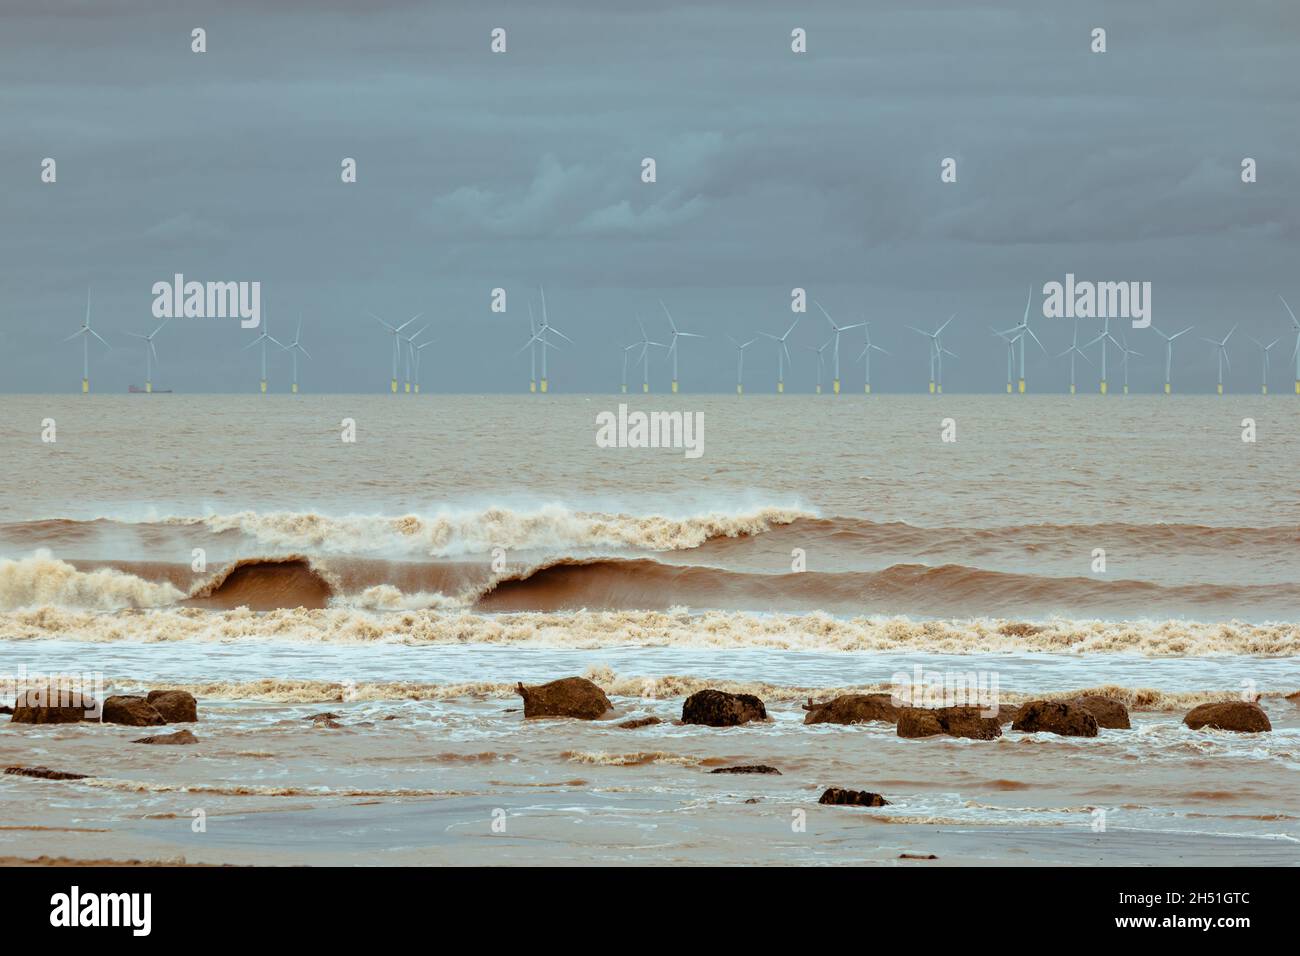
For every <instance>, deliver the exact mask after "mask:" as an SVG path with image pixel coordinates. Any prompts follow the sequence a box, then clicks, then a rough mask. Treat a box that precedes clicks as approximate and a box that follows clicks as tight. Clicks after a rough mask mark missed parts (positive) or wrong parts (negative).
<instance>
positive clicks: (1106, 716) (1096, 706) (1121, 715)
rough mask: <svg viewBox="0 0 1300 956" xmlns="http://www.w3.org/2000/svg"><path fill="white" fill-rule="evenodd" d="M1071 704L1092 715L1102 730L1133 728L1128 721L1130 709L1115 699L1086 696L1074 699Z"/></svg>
mask: <svg viewBox="0 0 1300 956" xmlns="http://www.w3.org/2000/svg"><path fill="white" fill-rule="evenodd" d="M1070 703H1072V704H1078V705H1079V706H1080V707H1082V708H1083V709H1084V710H1086V711H1087V712H1088V713H1090V714H1092V716H1093V719H1094V720H1096V721H1097V726H1098V727H1100V728H1101V729H1102V730H1129V729H1131V728H1132V725H1131V724H1130V723H1129V721H1128V708H1127V707H1125V706H1124V704H1123V703H1122V702H1120V701H1118V700H1116V699H1115V698H1113V697H1102V696H1100V695H1099V694H1084V695H1083V696H1082V697H1076V698H1074V700H1072V701H1070Z"/></svg>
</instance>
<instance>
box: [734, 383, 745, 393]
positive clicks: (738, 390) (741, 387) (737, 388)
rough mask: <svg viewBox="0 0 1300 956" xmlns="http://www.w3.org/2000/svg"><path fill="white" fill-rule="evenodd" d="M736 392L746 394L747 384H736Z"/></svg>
mask: <svg viewBox="0 0 1300 956" xmlns="http://www.w3.org/2000/svg"><path fill="white" fill-rule="evenodd" d="M736 394H737V395H744V394H745V386H743V385H737V386H736Z"/></svg>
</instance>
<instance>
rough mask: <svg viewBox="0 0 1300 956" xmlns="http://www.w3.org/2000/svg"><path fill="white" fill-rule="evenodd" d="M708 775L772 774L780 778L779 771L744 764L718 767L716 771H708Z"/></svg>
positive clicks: (757, 765)
mask: <svg viewBox="0 0 1300 956" xmlns="http://www.w3.org/2000/svg"><path fill="white" fill-rule="evenodd" d="M709 773H774V774H776V775H777V776H778V777H779V776H781V771H780V770H777V769H776V768H775V767H769V766H767V764H761V763H756V764H744V765H742V766H739V767H719V768H718V769H717V770H710V771H709Z"/></svg>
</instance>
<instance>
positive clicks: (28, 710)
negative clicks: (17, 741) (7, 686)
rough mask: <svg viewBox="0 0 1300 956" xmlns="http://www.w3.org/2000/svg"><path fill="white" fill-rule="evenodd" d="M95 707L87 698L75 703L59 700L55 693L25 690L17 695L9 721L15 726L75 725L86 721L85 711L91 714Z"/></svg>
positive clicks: (93, 702) (73, 700) (65, 699)
mask: <svg viewBox="0 0 1300 956" xmlns="http://www.w3.org/2000/svg"><path fill="white" fill-rule="evenodd" d="M51 704H55V705H57V704H75V705H76V706H63V707H60V706H51ZM97 706H98V705H97V704H96V703H95V701H94V700H93V699H92V698H89V697H87V698H85V699H84V700H82V701H80V702H77V701H76V700H75V699H67V698H64V699H59V694H58V692H57V691H47V690H27V691H21V692H19V694H18V695H17V698H16V699H15V700H14V708H13V711H12V712H11V713H12V715H13V716H11V717H10V718H9V719H10V720H11V721H12V722H13V723H15V724H75V723H77V722H79V721H82V720H85V719H86V713H87V711H89V712H90V713H92V714H93V713H94V711H95V708H96V707H97Z"/></svg>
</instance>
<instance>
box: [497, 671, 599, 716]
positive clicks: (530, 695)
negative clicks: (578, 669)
mask: <svg viewBox="0 0 1300 956" xmlns="http://www.w3.org/2000/svg"><path fill="white" fill-rule="evenodd" d="M515 693H517V694H519V695H520V696H521V697H523V699H524V717H525V718H528V717H576V718H578V719H579V720H596V719H597V718H599V717H603V716H604V715H605V714H606V713H608V712H609V711H610V710H612V709H613V705H612V704H611V703H610V702H609V698H608V697H606V696H605V692H604V691H603V690H601V689H600V688H599V687H597V686H596V685H595V684H593V683H592V682H591V681H589V680H587V679H586V678H585V677H564V678H561V679H560V680H553V681H551V682H550V683H549V684H541V685H539V686H537V687H525V686H524V685H523V684H522V683H520V684H518V685H516V687H515Z"/></svg>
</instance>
